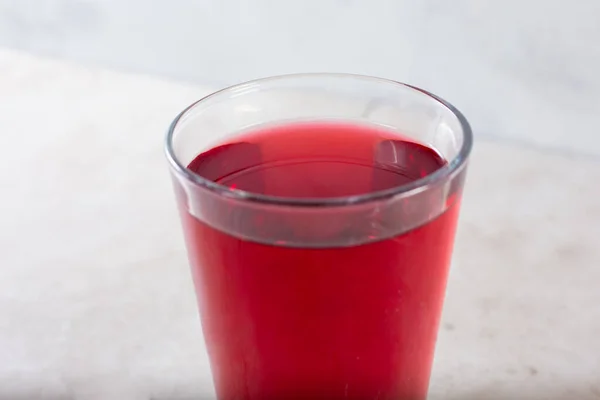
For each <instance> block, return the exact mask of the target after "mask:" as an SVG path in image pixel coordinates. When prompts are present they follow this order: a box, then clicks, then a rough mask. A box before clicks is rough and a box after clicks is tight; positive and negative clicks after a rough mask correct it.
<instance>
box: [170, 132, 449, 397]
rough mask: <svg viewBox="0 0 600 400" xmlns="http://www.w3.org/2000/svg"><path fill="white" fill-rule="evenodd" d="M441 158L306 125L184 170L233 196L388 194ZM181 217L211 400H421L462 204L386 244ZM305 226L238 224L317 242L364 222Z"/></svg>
mask: <svg viewBox="0 0 600 400" xmlns="http://www.w3.org/2000/svg"><path fill="white" fill-rule="evenodd" d="M390 154H392V155H393V157H390ZM445 163H446V162H445V160H443V159H442V158H441V157H440V156H439V155H438V153H437V152H435V151H434V150H432V149H430V148H428V147H426V146H423V145H420V144H418V143H414V142H412V141H408V140H403V139H402V138H401V137H398V135H397V134H394V133H392V132H389V131H387V130H383V129H378V128H373V127H365V126H361V125H349V124H333V123H312V124H308V123H304V124H289V125H282V126H276V127H269V128H264V129H262V130H257V131H253V132H249V133H247V134H241V135H239V136H237V137H236V138H235V139H234V140H233V141H230V142H227V143H223V144H222V145H220V146H218V147H215V148H213V149H211V150H209V151H207V152H205V153H202V154H200V155H198V156H197V157H196V158H195V159H194V160H193V161H192V162H191V163H190V164H189V169H190V170H192V171H193V172H195V173H197V174H199V175H201V176H203V177H205V178H208V179H210V180H212V181H214V182H218V183H220V184H222V185H224V186H227V187H229V188H230V189H231V190H244V191H249V192H253V193H258V194H263V195H270V196H279V197H288V198H296V199H297V198H303V199H319V198H335V197H338V198H339V197H342V196H352V195H361V194H368V193H372V192H373V191H379V190H385V189H390V188H393V187H397V186H400V185H403V184H407V183H410V182H412V181H414V180H416V179H418V178H421V177H424V176H425V175H427V174H430V173H432V172H434V171H436V170H437V169H439V168H441V167H442V166H444V165H445ZM232 207H233V206H232ZM269 207H280V206H278V205H270V206H269ZM182 210H183V224H184V229H185V236H186V241H187V246H188V250H189V255H190V261H191V265H192V270H193V274H194V279H195V283H196V287H197V291H198V299H199V304H200V311H201V316H202V325H203V330H204V333H205V340H206V343H207V348H208V352H209V356H210V359H211V365H212V372H213V377H214V382H215V386H216V391H217V395H218V397H219V399H221V400H233V399H256V400H269V399H379V400H382V399H424V398H425V397H426V394H427V387H428V382H429V375H430V368H431V363H432V358H433V351H434V345H435V339H436V335H437V327H438V320H439V316H440V311H441V306H442V301H443V296H444V291H445V284H446V275H447V269H448V265H449V261H450V255H451V250H452V243H453V236H454V231H455V224H456V219H457V213H458V201H455V202H454V204H451V205H449V206H448V208H447V209H446V210H445V212H443V213H441V214H440V215H437V216H435V217H434V218H433V219H429V220H428V221H426V223H424V224H421V225H419V226H417V227H414V228H412V229H410V230H408V231H405V232H402V233H400V234H398V235H395V236H393V237H383V238H375V239H373V238H372V237H370V236H369V235H368V232H366V231H365V233H364V235H365V236H364V237H365V240H364V242H363V243H354V244H352V245H350V246H348V245H344V244H343V243H340V244H339V245H332V246H324V247H323V246H315V245H314V243H313V244H311V245H310V246H302V242H301V241H300V242H295V243H293V244H290V243H288V241H286V240H279V238H278V237H277V234H276V233H274V234H273V235H272V240H271V241H265V240H260V241H256V240H253V239H252V237H246V238H242V237H240V236H237V235H235V234H230V233H225V232H224V231H222V230H220V229H218V228H215V227H213V226H211V225H210V224H207V223H205V222H202V221H200V219H198V218H196V217H195V216H194V215H192V214H193V213H191V212H189V205H184V206H183V207H182ZM227 212H229V211H226V213H227ZM290 212H291V213H293V212H294V210H293V209H291V211H290ZM231 213H232V215H233V214H235V210H233V209H232V210H231ZM387 217H389V218H392V217H393V215H388V216H387ZM219 218H220V217H219ZM223 218H227V216H226V215H225V216H224V217H223ZM236 218H237V217H236ZM301 220H302V218H299V219H298V218H297V219H286V218H281V219H275V220H270V221H269V220H266V221H265V220H264V219H262V218H258V217H257V218H254V219H253V218H252V217H249V218H245V219H243V223H244V224H246V225H248V224H253V225H255V226H252V227H251V228H250V231H253V230H254V231H262V230H268V231H269V232H278V231H280V232H287V235H288V236H287V237H288V238H289V235H297V237H302V235H305V236H306V235H307V232H311V233H310V234H311V235H312V234H317V233H318V234H322V235H323V237H324V238H325V239H326V238H331V237H335V236H336V235H338V234H339V232H338V230H339V231H340V232H341V229H342V227H343V229H346V230H347V229H357V230H359V231H360V230H361V229H364V228H365V226H366V225H369V223H368V222H362V223H361V225H362V227H361V226H358V225H355V224H354V225H353V224H344V223H340V224H337V225H336V224H332V225H331V226H328V229H325V230H324V231H323V232H317V233H315V232H314V231H311V227H310V226H309V225H310V224H304V225H303V224H302V223H299V222H295V221H301ZM274 225H276V226H274ZM290 232H291V233H290ZM361 232H362V231H361ZM369 238H370V239H369Z"/></svg>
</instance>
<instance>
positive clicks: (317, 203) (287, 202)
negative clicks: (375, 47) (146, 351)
mask: <svg viewBox="0 0 600 400" xmlns="http://www.w3.org/2000/svg"><path fill="white" fill-rule="evenodd" d="M310 77H313V78H327V77H331V78H335V77H337V78H352V79H362V80H370V81H374V82H379V83H385V84H389V85H398V86H402V87H404V88H408V89H411V90H414V91H417V92H420V93H422V94H425V95H426V96H428V97H429V98H431V99H433V100H435V101H436V102H437V103H439V105H441V106H443V107H445V108H447V109H448V110H449V111H450V112H451V113H452V114H453V115H454V116H455V117H456V118H457V120H458V122H459V124H460V127H461V129H462V132H463V142H462V145H461V148H460V151H459V152H458V153H457V154H456V156H454V158H453V159H452V160H450V161H449V162H448V163H447V164H446V165H444V166H443V167H441V168H439V169H438V170H436V171H435V172H433V173H432V174H429V175H426V176H424V177H423V178H419V179H416V180H414V181H412V182H409V183H407V184H404V185H399V186H395V187H392V188H389V189H384V190H377V191H373V192H368V193H362V194H357V195H350V196H340V197H322V198H317V197H316V198H294V197H283V196H271V195H264V194H260V193H254V192H249V191H246V190H239V189H233V190H232V189H231V188H229V187H228V186H225V185H221V184H219V183H217V182H214V181H211V180H209V179H206V178H204V177H202V176H201V175H198V174H196V173H195V172H193V171H191V170H190V169H188V168H187V166H186V165H184V164H182V163H181V161H180V160H179V159H178V157H177V155H176V154H175V149H174V148H173V138H174V135H175V131H176V130H177V127H178V124H179V122H180V120H181V119H182V118H183V117H184V116H185V115H187V114H188V113H189V112H190V111H192V110H193V109H194V108H195V107H196V106H197V105H198V104H200V103H204V102H207V101H210V100H211V99H212V98H213V97H215V96H217V95H219V94H222V93H226V92H234V91H237V90H240V89H243V88H246V87H248V86H253V85H259V84H263V83H270V82H274V81H278V80H285V79H294V78H310ZM472 147H473V132H472V130H471V126H470V125H469V122H468V121H467V119H466V118H465V116H464V115H463V114H462V113H461V112H460V111H459V110H458V109H457V108H456V107H454V106H453V105H452V104H451V103H449V102H447V101H446V100H444V99H442V98H440V97H438V96H436V95H434V94H433V93H430V92H428V91H426V90H424V89H421V88H419V87H416V86H412V85H409V84H406V83H403V82H398V81H394V80H391V79H385V78H378V77H374V76H368V75H360V74H349V73H320V72H313V73H311V72H309V73H296V74H286V75H276V76H271V77H267V78H260V79H254V80H251V81H247V82H243V83H238V84H235V85H232V86H228V87H226V88H223V89H220V90H218V91H216V92H213V93H210V94H208V95H206V96H204V97H202V98H201V99H199V100H197V101H195V102H193V103H192V104H190V105H189V106H187V107H186V108H185V109H184V110H183V111H181V112H180V113H179V114H178V115H177V116H176V117H175V119H174V120H173V122H171V125H170V126H169V129H168V130H167V135H166V140H165V154H166V157H167V160H168V162H169V164H170V166H171V167H172V168H173V170H174V171H175V173H176V174H178V175H180V176H183V177H184V178H185V179H187V180H189V181H191V182H192V183H194V184H197V185H199V186H201V187H203V188H205V189H207V190H210V191H211V192H214V193H216V194H217V195H219V196H223V197H227V198H231V199H235V200H240V201H246V202H255V203H262V204H267V205H274V206H291V207H335V206H348V205H355V204H361V203H367V202H371V201H378V200H386V199H389V198H392V197H395V196H398V195H407V196H408V195H410V194H411V193H418V192H421V191H423V190H426V189H427V188H429V187H431V186H434V185H435V184H437V183H439V182H441V181H443V180H445V179H446V178H448V177H451V176H452V175H454V174H455V173H457V172H458V171H460V170H461V169H462V167H463V166H464V165H465V163H466V161H467V159H468V158H469V154H470V153H471V149H472Z"/></svg>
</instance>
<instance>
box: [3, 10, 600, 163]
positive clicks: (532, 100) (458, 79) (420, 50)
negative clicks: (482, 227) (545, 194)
mask: <svg viewBox="0 0 600 400" xmlns="http://www.w3.org/2000/svg"><path fill="white" fill-rule="evenodd" d="M0 45H4V46H8V47H13V48H17V49H24V50H29V51H33V52H35V53H41V54H45V55H51V56H58V57H64V58H68V59H74V60H78V61H85V62H93V63H100V64H102V65H106V66H110V67H116V68H119V69H123V70H129V71H135V72H147V73H152V74H160V75H164V76H168V77H172V78H176V79H182V80H190V81H194V82H195V83H199V84H203V85H208V86H211V87H215V88H216V87H221V86H225V85H229V84H233V83H236V82H239V81H243V80H247V79H251V78H256V77H263V76H267V75H273V74H281V73H290V72H305V71H339V72H355V73H364V74H371V75H379V76H383V77H387V78H391V79H397V80H402V81H407V82H410V83H413V84H417V85H421V86H423V87H425V88H427V89H429V90H431V91H434V92H436V93H437V94H439V95H440V96H442V97H445V98H446V99H447V100H449V101H451V102H453V103H455V105H457V106H458V107H459V108H461V109H462V110H463V112H465V113H466V114H467V117H469V118H470V120H471V121H472V123H473V125H474V127H475V130H476V132H477V134H478V135H486V136H487V137H488V138H489V137H491V138H496V139H499V140H504V139H506V140H510V141H517V142H524V143H526V144H532V145H537V146H541V147H545V148H548V147H549V148H551V149H557V150H560V151H563V152H572V151H575V152H578V153H583V154H588V155H590V154H592V155H597V154H600V142H599V140H598V139H596V137H597V136H598V135H597V132H598V126H599V125H600V73H599V71H600V2H599V1H597V0H573V1H565V0H453V1H448V0H304V1H287V0H174V1H168V2H167V1H147V0H0Z"/></svg>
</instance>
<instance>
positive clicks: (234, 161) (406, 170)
mask: <svg viewBox="0 0 600 400" xmlns="http://www.w3.org/2000/svg"><path fill="white" fill-rule="evenodd" d="M238 140H239V141H237V142H234V143H227V144H224V145H222V146H219V147H216V148H213V149H212V150H209V151H207V152H205V153H203V154H201V155H200V156H198V157H197V158H196V159H194V160H193V161H192V162H191V163H190V165H189V169H191V170H192V171H194V172H196V173H197V174H199V175H201V176H203V177H205V178H208V179H210V180H212V181H214V182H218V183H220V184H222V185H226V186H229V187H230V188H232V189H239V190H245V191H249V192H254V193H259V194H266V195H271V196H281V197H294V198H327V197H342V196H350V195H357V194H365V193H370V192H374V191H378V190H385V189H390V188H393V187H395V186H400V185H403V184H406V183H409V182H412V181H414V180H415V179H418V178H422V177H424V176H426V175H428V174H430V173H432V172H434V171H435V170H437V169H438V168H440V167H441V166H443V165H444V164H445V161H444V159H442V158H441V157H440V156H439V155H438V154H437V153H436V152H435V151H434V150H432V149H430V148H428V147H425V146H423V145H421V144H418V143H414V142H411V141H403V140H398V137H397V136H395V135H393V134H391V133H390V132H388V131H385V130H375V129H372V128H365V127H363V126H360V125H345V124H297V125H290V126H286V127H274V128H270V129H266V130H263V131H260V132H255V133H254V134H250V135H245V136H243V137H241V138H238Z"/></svg>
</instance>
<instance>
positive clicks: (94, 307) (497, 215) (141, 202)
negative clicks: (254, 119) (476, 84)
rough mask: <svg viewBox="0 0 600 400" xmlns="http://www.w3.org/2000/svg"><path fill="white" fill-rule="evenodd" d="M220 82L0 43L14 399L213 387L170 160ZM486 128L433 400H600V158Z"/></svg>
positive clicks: (171, 399)
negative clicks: (174, 131)
mask: <svg viewBox="0 0 600 400" xmlns="http://www.w3.org/2000/svg"><path fill="white" fill-rule="evenodd" d="M209 91H210V90H209V89H208V88H203V87H198V86H192V85H184V84H181V83H174V82H168V81H164V80H159V79H156V78H150V77H145V76H140V75H128V74H123V73H116V72H111V71H106V70H101V69H93V68H86V67H80V66H76V65H73V64H66V63H62V62H58V61H52V60H47V59H41V58H35V57H31V56H28V55H25V54H22V53H17V52H13V51H4V50H3V51H0V105H1V108H0V110H1V111H0V133H1V134H2V138H3V143H4V145H3V146H1V147H0V156H1V157H0V160H1V162H2V165H1V168H0V185H1V187H2V196H1V197H0V209H1V210H2V211H1V218H2V229H1V230H0V266H1V268H0V399H1V400H4V399H7V400H9V399H10V400H21V399H22V400H25V399H27V400H38V399H40V400H41V399H50V400H65V399H77V400H80V399H81V400H96V399H112V400H120V399H123V400H137V399H140V400H141V399H156V400H191V399H196V398H198V399H199V398H210V397H211V395H212V386H211V383H210V382H211V381H210V375H209V372H208V362H207V358H206V354H205V350H204V347H203V343H202V334H201V330H200V323H199V320H198V317H197V313H196V306H195V301H194V294H193V288H192V284H191V280H190V275H189V272H188V268H187V261H186V255H185V250H184V247H183V243H182V238H181V233H180V228H179V221H178V219H177V213H176V210H175V204H174V200H173V196H172V190H171V184H170V180H169V176H168V170H167V165H166V162H165V160H164V158H163V154H162V140H163V133H164V130H165V129H166V127H167V125H168V124H169V122H170V120H171V119H172V118H173V117H174V115H176V113H177V112H178V111H179V110H181V109H182V108H183V107H185V106H186V105H188V104H189V103H190V102H192V101H193V100H195V99H197V98H199V97H201V96H203V95H205V94H206V93H208V92H209ZM476 139H477V141H476V146H475V150H474V154H473V159H472V162H471V166H470V171H469V176H468V181H467V191H466V195H465V199H464V204H463V209H462V216H461V221H460V227H459V234H458V239H457V244H456V251H455V257H454V263H453V267H452V272H451V277H450V282H449V287H448V294H447V301H446V305H445V309H444V316H443V324H442V329H441V332H440V337H439V342H438V347H437V353H436V360H435V366H434V372H433V376H432V384H431V395H430V398H431V399H451V400H452V399H456V400H459V399H462V400H475V399H484V398H485V399H507V398H519V399H556V400H558V399H566V398H569V399H600V357H599V356H598V354H600V246H599V242H598V238H600V223H599V222H600V201H598V199H599V198H600V187H599V186H598V185H597V182H599V181H600V158H594V157H590V156H589V155H588V156H583V155H582V156H578V155H577V154H576V153H573V152H569V153H561V152H560V151H556V150H544V149H539V148H536V147H534V146H526V145H518V144H515V143H512V144H511V143H504V142H501V141H489V140H485V139H483V138H479V137H476ZM598 142H599V144H600V139H599V140H598Z"/></svg>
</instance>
